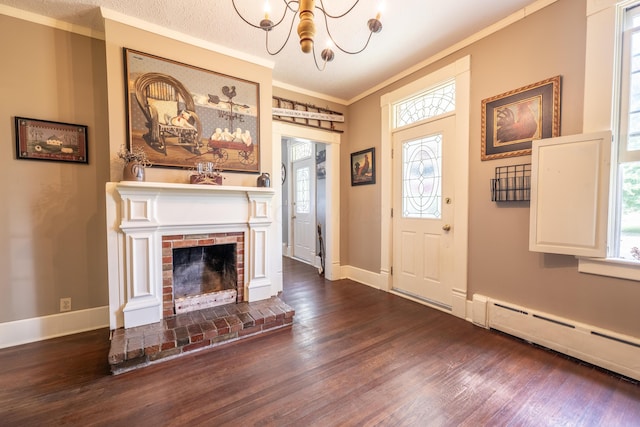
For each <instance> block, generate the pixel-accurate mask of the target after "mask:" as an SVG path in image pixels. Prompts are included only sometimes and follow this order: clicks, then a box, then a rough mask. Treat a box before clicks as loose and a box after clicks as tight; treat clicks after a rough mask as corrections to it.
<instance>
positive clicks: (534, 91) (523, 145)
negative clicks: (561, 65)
mask: <svg viewBox="0 0 640 427" xmlns="http://www.w3.org/2000/svg"><path fill="white" fill-rule="evenodd" d="M560 81H561V77H560V76H556V77H552V78H550V79H546V80H543V81H541V82H537V83H533V84H531V85H528V86H524V87H521V88H519V89H515V90H512V91H509V92H505V93H502V94H500V95H497V96H493V97H491V98H487V99H484V100H483V101H482V160H492V159H501V158H504V157H513V156H524V155H529V154H531V141H533V140H534V139H542V138H552V137H556V136H559V135H560Z"/></svg>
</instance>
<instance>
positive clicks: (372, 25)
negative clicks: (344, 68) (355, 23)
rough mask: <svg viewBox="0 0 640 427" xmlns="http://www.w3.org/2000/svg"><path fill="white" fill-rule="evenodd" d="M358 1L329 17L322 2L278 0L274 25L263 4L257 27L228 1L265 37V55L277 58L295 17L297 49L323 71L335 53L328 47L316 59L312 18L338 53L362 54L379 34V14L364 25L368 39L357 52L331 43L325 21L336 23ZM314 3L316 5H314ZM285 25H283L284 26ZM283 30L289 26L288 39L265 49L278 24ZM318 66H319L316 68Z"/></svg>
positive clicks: (331, 36)
mask: <svg viewBox="0 0 640 427" xmlns="http://www.w3.org/2000/svg"><path fill="white" fill-rule="evenodd" d="M359 2H360V0H356V1H355V2H354V3H353V4H352V5H351V6H350V7H349V8H348V9H347V10H346V11H345V12H344V13H340V14H336V15H333V14H331V13H329V12H327V10H326V8H325V6H324V2H323V0H318V2H316V1H315V0H296V1H294V0H282V3H283V4H284V11H283V12H282V16H280V17H279V19H278V20H277V21H275V22H274V21H272V20H271V17H270V11H269V2H268V0H267V1H265V13H264V19H262V20H261V21H260V22H259V23H258V24H254V23H252V22H250V20H248V19H246V18H245V17H244V16H243V15H242V13H240V11H239V10H238V6H237V5H236V0H231V3H232V4H233V8H234V9H235V11H236V13H237V14H238V16H239V17H240V18H241V19H242V20H243V21H244V22H245V23H247V24H249V25H250V26H252V27H254V28H257V29H260V30H262V31H264V33H265V46H266V50H267V52H268V53H269V55H277V54H278V53H280V52H281V51H282V49H284V47H285V46H286V45H287V43H288V42H289V39H290V38H291V34H292V32H293V27H294V24H295V21H296V17H298V26H297V34H298V38H299V40H300V49H301V50H302V52H304V53H311V54H312V56H313V60H314V62H315V65H316V68H318V70H320V71H323V70H324V69H325V67H326V65H327V62H331V61H333V59H334V57H335V53H334V51H333V49H332V48H331V47H330V46H328V47H326V48H325V49H323V50H322V51H321V52H320V58H319V59H318V56H317V55H316V49H315V41H314V39H315V36H316V18H319V19H321V21H322V22H323V23H324V27H325V30H326V33H327V35H328V37H329V40H330V43H331V44H332V45H333V46H335V47H336V48H337V49H338V50H340V51H341V52H343V53H346V54H348V55H356V54H358V53H360V52H362V51H364V50H365V49H366V48H367V46H368V45H369V41H370V40H371V37H372V36H373V35H374V34H376V33H379V32H380V31H382V22H380V12H378V14H377V15H376V17H375V18H371V19H369V20H368V21H367V28H368V30H369V35H368V37H367V39H366V40H365V42H364V44H363V45H362V47H361V48H359V49H356V50H349V49H346V48H344V47H342V46H341V45H340V44H339V43H338V42H337V41H336V39H334V37H333V35H332V34H331V29H330V28H329V27H330V25H329V20H338V19H340V18H344V17H346V16H347V15H349V14H350V13H351V12H352V11H353V10H354V8H355V7H356V6H357V5H358V3H359ZM316 3H318V4H316ZM285 21H286V22H285ZM283 23H284V25H283V26H286V25H287V24H288V25H289V31H288V35H287V37H286V38H285V40H284V42H283V43H282V45H281V46H279V47H278V48H277V49H275V50H274V49H271V48H270V47H269V33H271V31H273V30H274V29H276V28H277V27H279V26H280V25H281V24H283ZM320 64H322V65H320Z"/></svg>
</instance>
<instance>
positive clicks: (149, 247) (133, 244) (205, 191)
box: [106, 181, 278, 329]
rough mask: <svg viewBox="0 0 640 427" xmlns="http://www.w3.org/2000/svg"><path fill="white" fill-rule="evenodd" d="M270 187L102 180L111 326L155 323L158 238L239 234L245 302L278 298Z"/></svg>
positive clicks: (159, 268)
mask: <svg viewBox="0 0 640 427" xmlns="http://www.w3.org/2000/svg"><path fill="white" fill-rule="evenodd" d="M274 194H275V191H274V190H273V189H272V188H259V187H232V186H213V185H193V184H174V183H160V182H133V181H131V182H129V181H122V182H119V183H114V182H109V183H107V185H106V198H107V203H106V208H107V251H108V271H109V312H110V325H111V329H116V328H120V327H125V328H130V327H134V326H140V325H145V324H149V323H155V322H158V321H160V320H161V319H162V298H163V296H162V236H165V235H174V234H205V233H223V232H238V231H241V232H244V233H245V248H244V259H245V291H244V295H245V298H246V300H248V301H258V300H261V299H266V298H269V297H271V296H272V295H275V294H276V293H277V289H275V288H277V286H276V287H274V286H272V284H273V282H274V280H273V277H272V275H273V272H272V271H270V270H271V269H270V265H271V262H270V260H269V256H273V254H274V253H275V252H274V251H273V250H272V249H273V248H278V244H277V242H276V240H277V239H276V237H277V236H275V235H274V234H275V233H274V222H273V214H272V199H273V196H274Z"/></svg>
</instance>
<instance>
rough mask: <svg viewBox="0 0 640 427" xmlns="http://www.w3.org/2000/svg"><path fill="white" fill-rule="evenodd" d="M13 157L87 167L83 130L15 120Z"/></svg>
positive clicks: (75, 126) (64, 124) (82, 126)
mask: <svg viewBox="0 0 640 427" xmlns="http://www.w3.org/2000/svg"><path fill="white" fill-rule="evenodd" d="M15 124H16V157H17V158H18V159H29V160H54V161H60V162H74V163H88V162H89V158H88V156H87V143H88V140H87V126H84V125H74V124H71V123H61V122H51V121H48V120H37V119H28V118H26V117H16V118H15Z"/></svg>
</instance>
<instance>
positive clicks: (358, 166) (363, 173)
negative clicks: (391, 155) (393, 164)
mask: <svg viewBox="0 0 640 427" xmlns="http://www.w3.org/2000/svg"><path fill="white" fill-rule="evenodd" d="M375 183H376V149H375V148H374V147H372V148H367V149H366V150H362V151H358V152H356V153H351V185H366V184H375Z"/></svg>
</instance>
